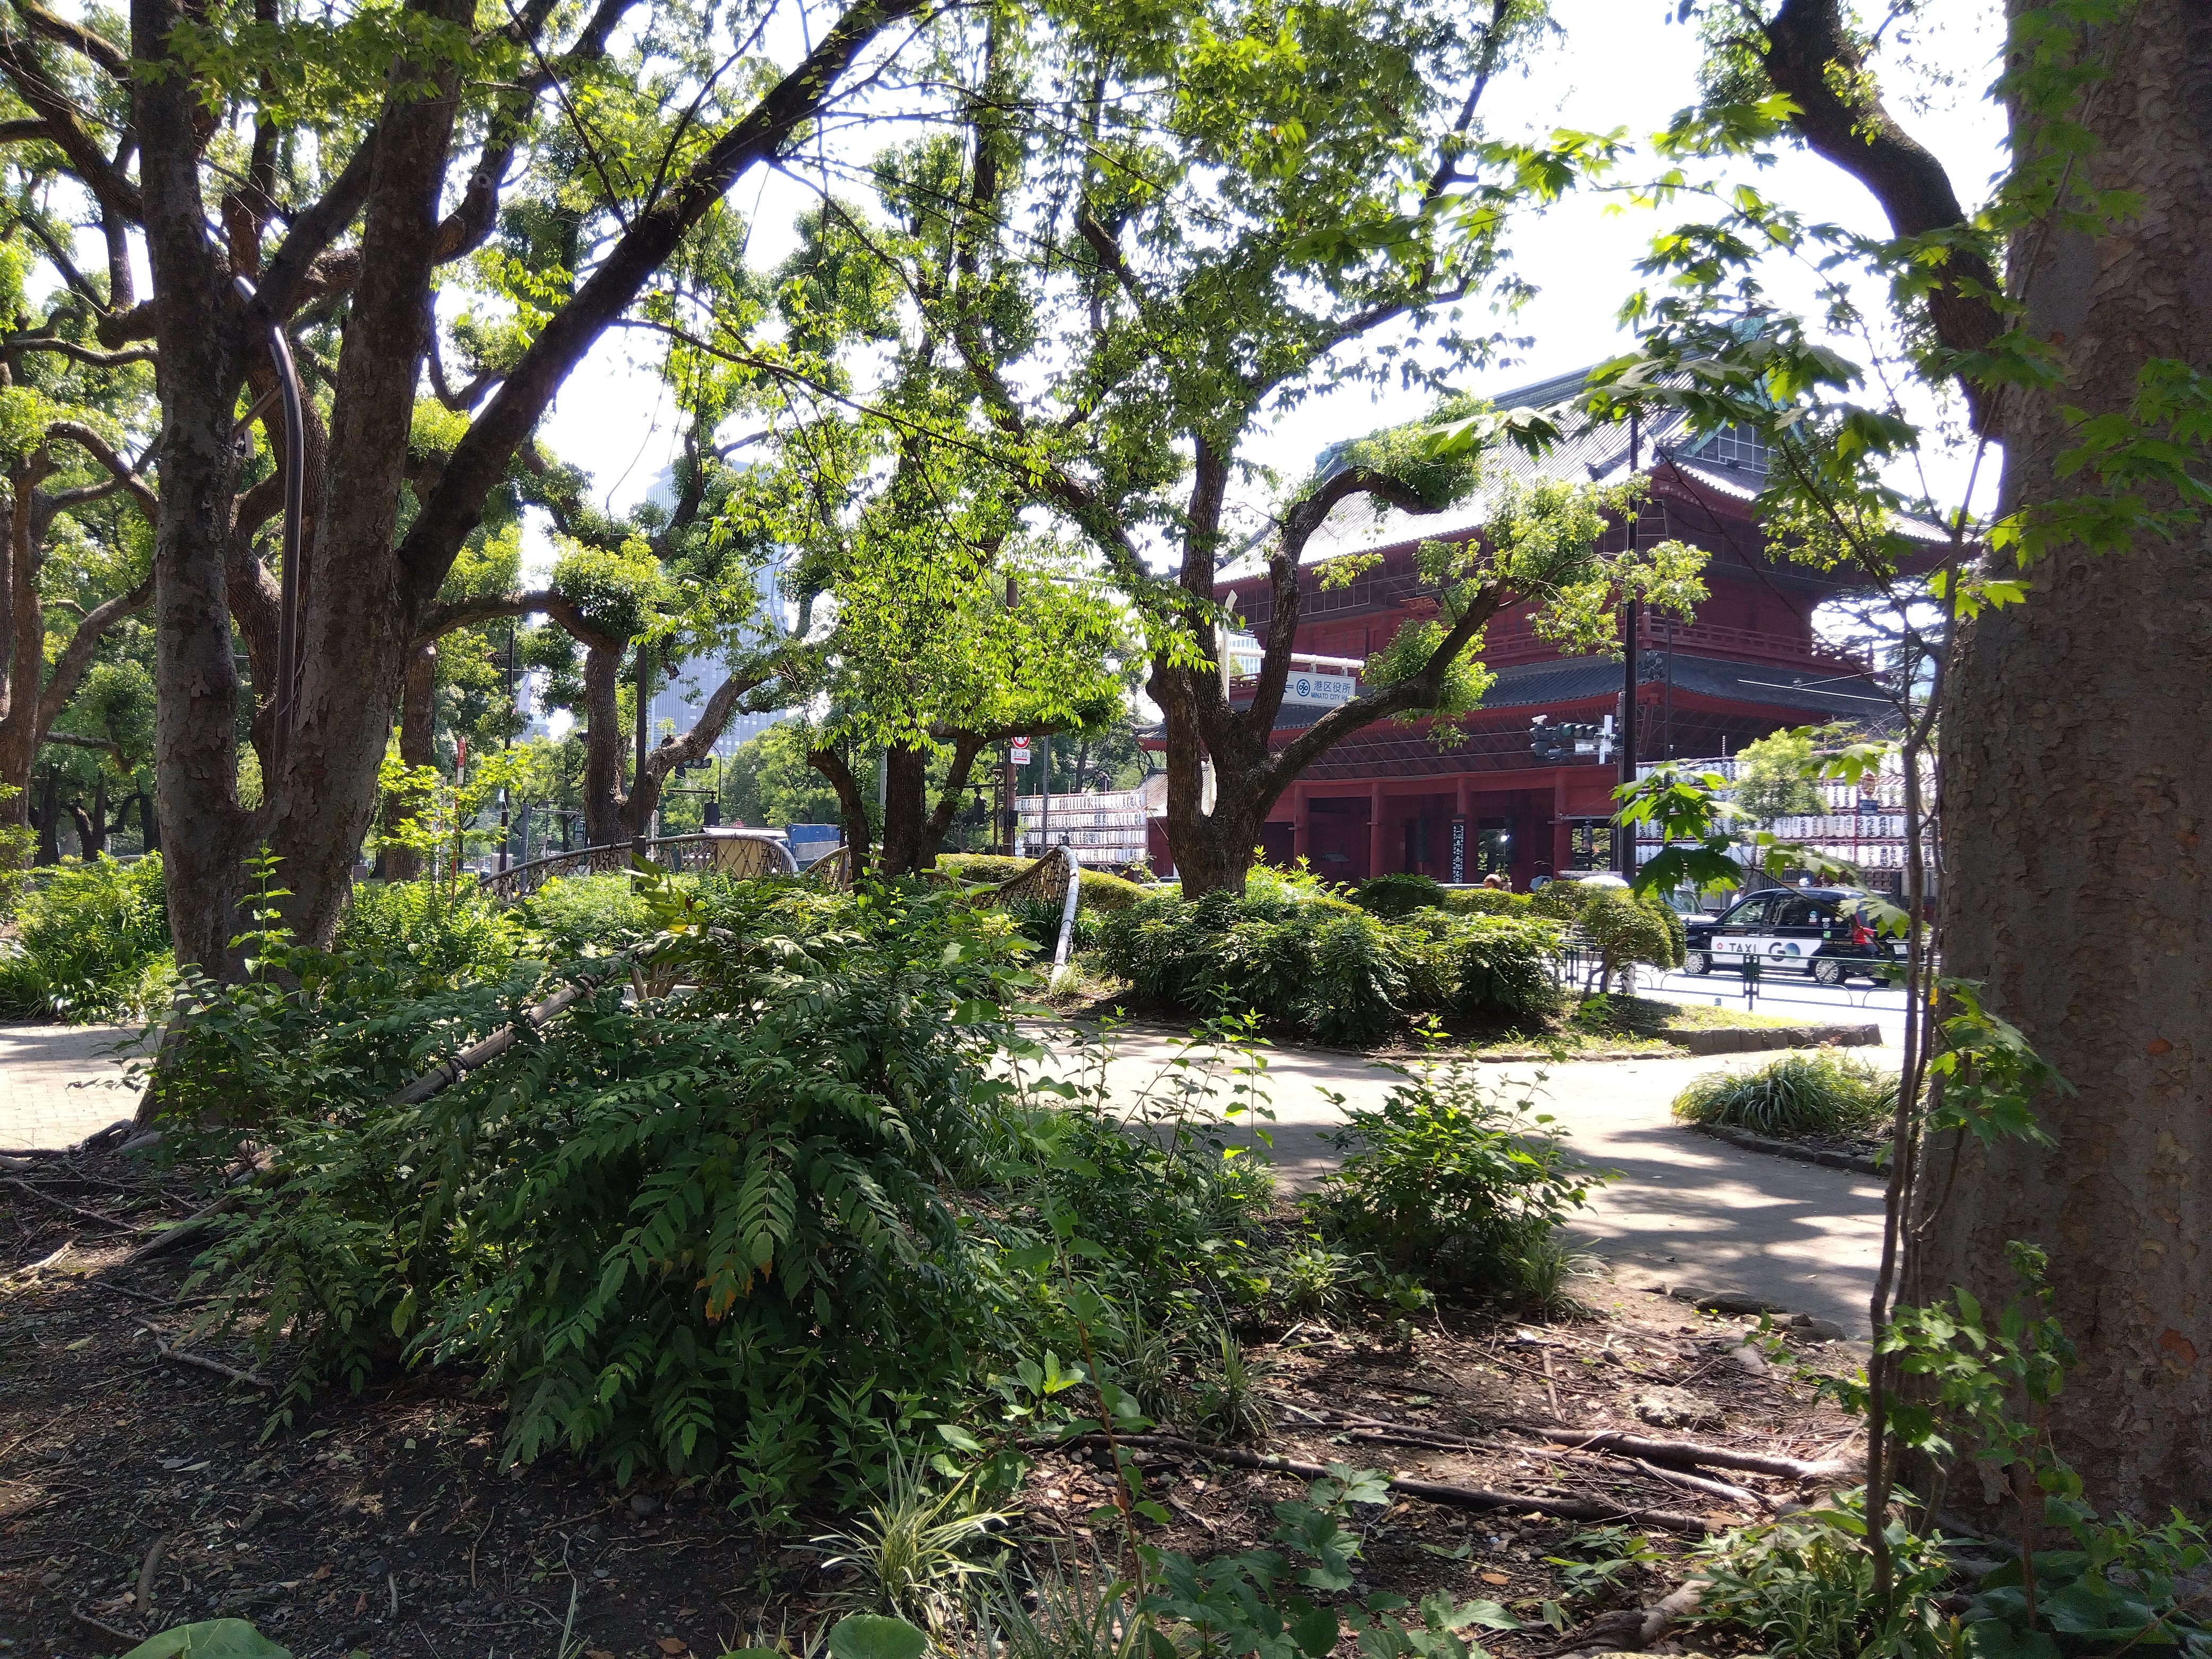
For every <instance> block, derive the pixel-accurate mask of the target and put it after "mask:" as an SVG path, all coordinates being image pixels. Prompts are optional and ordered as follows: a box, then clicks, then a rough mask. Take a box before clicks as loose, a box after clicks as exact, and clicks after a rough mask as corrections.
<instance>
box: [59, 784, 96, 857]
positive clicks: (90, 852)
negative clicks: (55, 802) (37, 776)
mask: <svg viewBox="0 0 2212 1659" xmlns="http://www.w3.org/2000/svg"><path fill="white" fill-rule="evenodd" d="M64 804H65V805H67V806H68V808H69V815H70V823H72V824H74V825H75V826H76V855H77V856H78V857H79V858H81V859H85V860H90V859H93V858H95V857H97V856H98V848H99V846H100V834H99V832H98V831H97V830H95V829H94V828H93V827H92V819H91V817H89V816H88V815H87V813H86V811H85V810H84V798H83V797H82V796H81V795H72V796H70V799H69V800H68V801H67V802H66V803H64Z"/></svg>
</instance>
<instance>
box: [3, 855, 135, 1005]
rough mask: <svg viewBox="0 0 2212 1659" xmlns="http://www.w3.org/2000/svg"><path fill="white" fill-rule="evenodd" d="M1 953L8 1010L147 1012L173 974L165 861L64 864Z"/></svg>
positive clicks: (22, 914) (32, 900) (24, 911)
mask: <svg viewBox="0 0 2212 1659" xmlns="http://www.w3.org/2000/svg"><path fill="white" fill-rule="evenodd" d="M16 923H17V933H16V937H15V941H14V948H13V949H12V950H11V951H9V954H8V955H6V956H0V1017H4V1018H9V1019H62V1020H67V1021H70V1022H71V1023H74V1024H94V1023H96V1022H99V1021H101V1020H125V1019H143V1018H148V1017H149V1016H150V1015H151V1014H152V1013H153V1012H155V1010H156V1009H157V1008H158V1007H160V1006H161V1004H162V1002H163V1000H165V999H166V997H167V992H168V987H169V985H170V983H171V981H172V980H173V976H174V971H175V970H174V966H173V958H172V957H171V956H170V951H169V912H168V902H167V895H166V894H165V893H164V892H163V890H162V886H161V855H160V854H148V855H147V856H146V857H144V858H143V859H139V860H137V861H135V862H133V863H131V864H119V863H118V862H117V861H116V860H113V859H111V858H107V857H106V856H102V857H100V858H97V859H94V860H93V861H92V862H91V863H89V864H76V863H74V862H72V863H69V864H64V865H63V866H60V867H59V868H58V869H57V870H55V871H54V872H53V873H52V875H51V876H50V877H49V878H47V879H46V882H45V883H44V884H42V885H41V886H40V887H39V888H38V889H37V890H35V891H34V892H33V893H32V894H31V895H30V896H28V897H27V898H26V899H25V900H24V901H23V904H22V907H21V909H20V910H19V911H18V912H17V913H16Z"/></svg>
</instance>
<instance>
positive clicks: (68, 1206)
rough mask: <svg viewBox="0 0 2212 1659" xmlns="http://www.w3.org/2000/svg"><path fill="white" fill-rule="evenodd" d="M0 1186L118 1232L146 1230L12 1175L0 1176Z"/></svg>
mask: <svg viewBox="0 0 2212 1659" xmlns="http://www.w3.org/2000/svg"><path fill="white" fill-rule="evenodd" d="M0 1186H7V1187H13V1188H15V1190H16V1191H17V1192H20V1193H27V1194H29V1195H30V1196H31V1197H33V1198H35V1199H37V1200H39V1202H40V1203H41V1204H51V1205H52V1206H54V1208H56V1209H57V1210H66V1211H68V1212H69V1213H70V1214H71V1215H73V1216H80V1217H82V1218H83V1219H85V1220H87V1221H97V1222H98V1223H99V1224H100V1225H101V1226H103V1227H112V1228H114V1229H115V1230H116V1231H118V1232H125V1233H143V1232H144V1231H146V1229H145V1228H143V1227H141V1226H137V1225H134V1224H132V1223H131V1222H128V1221H118V1220H117V1219H116V1218H114V1217H113V1216H112V1215H102V1214H100V1212H99V1211H97V1210H88V1209H86V1208H85V1207H84V1206H82V1204H72V1203H70V1201H69V1200H67V1199H65V1198H56V1197H55V1196H54V1195H53V1194H52V1193H42V1192H40V1190H39V1189H38V1188H36V1187H33V1185H31V1183H30V1182H27V1181H22V1180H19V1179H17V1178H16V1177H15V1176H5V1177H4V1178H0ZM48 1259H49V1260H51V1259H52V1258H51V1257H50V1258H48Z"/></svg>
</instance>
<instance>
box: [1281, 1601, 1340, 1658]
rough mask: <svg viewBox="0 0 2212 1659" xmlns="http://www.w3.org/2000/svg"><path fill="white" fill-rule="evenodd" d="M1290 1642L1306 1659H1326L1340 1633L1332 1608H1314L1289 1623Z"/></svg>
mask: <svg viewBox="0 0 2212 1659" xmlns="http://www.w3.org/2000/svg"><path fill="white" fill-rule="evenodd" d="M1290 1632H1291V1640H1292V1641H1293V1642H1296V1643H1297V1644H1298V1651H1299V1652H1301V1653H1304V1654H1305V1655H1307V1656H1308V1659H1328V1654H1329V1653H1330V1652H1331V1651H1332V1650H1334V1648H1335V1646H1336V1638H1337V1637H1338V1635H1339V1634H1340V1626H1339V1625H1338V1623H1337V1618H1336V1609H1335V1608H1334V1607H1316V1608H1314V1609H1313V1611H1312V1612H1310V1613H1304V1614H1301V1615H1300V1616H1299V1617H1298V1618H1297V1619H1294V1620H1291V1625H1290Z"/></svg>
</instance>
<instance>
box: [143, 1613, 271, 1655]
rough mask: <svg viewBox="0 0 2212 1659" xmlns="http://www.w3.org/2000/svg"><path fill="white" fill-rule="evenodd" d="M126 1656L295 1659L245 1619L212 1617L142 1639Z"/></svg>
mask: <svg viewBox="0 0 2212 1659" xmlns="http://www.w3.org/2000/svg"><path fill="white" fill-rule="evenodd" d="M124 1659H292V1650H291V1649H289V1648H285V1647H279V1646H278V1645H277V1644H276V1643H274V1642H272V1641H270V1639H269V1638H267V1637H265V1636H264V1635H263V1634H262V1633H261V1632H259V1631H258V1630H256V1629H254V1628H253V1626H251V1625H249V1624H247V1623H246V1620H243V1619H210V1620H206V1621H205V1622H204V1623H202V1624H197V1625H179V1626H177V1627H176V1628H175V1629H173V1630H165V1631H163V1632H161V1634H160V1635H159V1636H156V1637H153V1638H149V1639H148V1640H146V1641H143V1642H141V1643H140V1644H138V1645H137V1647H135V1648H133V1649H131V1651H130V1652H129V1653H127V1654H125V1656H124Z"/></svg>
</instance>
